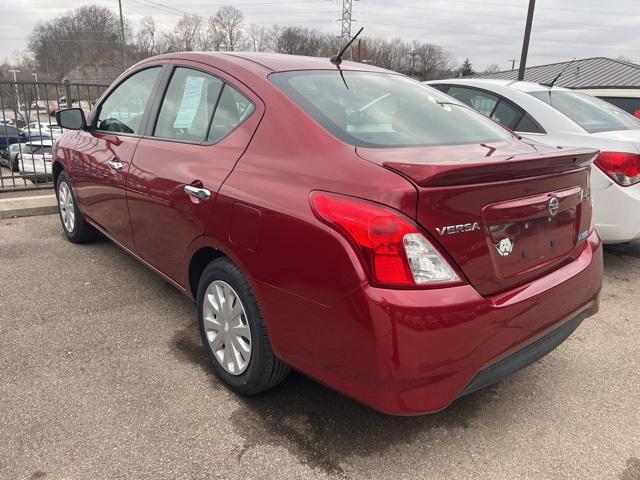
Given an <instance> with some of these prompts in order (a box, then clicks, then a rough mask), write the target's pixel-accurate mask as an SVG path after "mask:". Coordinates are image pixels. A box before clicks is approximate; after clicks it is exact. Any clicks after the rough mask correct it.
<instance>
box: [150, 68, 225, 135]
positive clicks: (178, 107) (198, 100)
mask: <svg viewBox="0 0 640 480" xmlns="http://www.w3.org/2000/svg"><path fill="white" fill-rule="evenodd" d="M222 87H223V82H222V80H220V79H219V78H216V77H214V76H213V75H209V74H207V73H204V72H200V71H198V70H193V69H190V68H182V67H178V68H176V69H175V71H174V72H173V75H172V77H171V81H170V82H169V87H168V88H167V93H166V94H165V96H164V99H163V100H162V105H161V107H160V112H159V114H158V121H157V122H156V127H155V129H154V132H153V136H155V137H161V138H168V139H173V140H184V141H190V142H204V140H205V138H206V137H207V129H208V128H209V123H210V121H211V116H212V115H213V111H214V110H215V108H216V104H217V103H218V99H219V98H220V92H221V91H222Z"/></svg>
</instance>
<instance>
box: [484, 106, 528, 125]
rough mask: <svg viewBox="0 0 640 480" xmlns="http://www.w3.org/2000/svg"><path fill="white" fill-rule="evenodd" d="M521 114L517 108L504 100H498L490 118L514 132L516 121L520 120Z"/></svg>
mask: <svg viewBox="0 0 640 480" xmlns="http://www.w3.org/2000/svg"><path fill="white" fill-rule="evenodd" d="M522 114H523V112H522V110H520V109H519V108H517V107H515V106H513V105H512V104H511V103H509V102H507V101H505V100H500V101H499V102H498V106H497V107H496V108H495V110H494V111H493V114H492V115H491V118H492V119H493V120H495V121H496V122H498V123H500V124H502V125H504V126H505V127H508V128H510V129H511V130H514V129H515V127H516V125H517V124H518V121H519V120H520V118H522Z"/></svg>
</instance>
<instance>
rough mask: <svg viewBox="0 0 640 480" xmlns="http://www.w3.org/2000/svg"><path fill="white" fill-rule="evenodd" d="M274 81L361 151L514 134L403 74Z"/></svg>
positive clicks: (300, 74) (328, 74) (287, 75)
mask: <svg viewBox="0 0 640 480" xmlns="http://www.w3.org/2000/svg"><path fill="white" fill-rule="evenodd" d="M269 78H270V79H271V81H272V82H273V83H274V84H275V85H276V86H277V87H279V88H280V89H281V90H282V91H283V92H284V93H285V94H286V95H287V96H288V97H290V98H291V99H292V100H293V101H294V102H296V104H297V105H298V106H299V107H300V108H302V109H303V110H304V111H305V112H307V113H308V114H309V115H311V116H312V117H313V118H314V119H315V120H316V121H317V122H318V123H320V124H321V125H322V126H323V127H324V128H325V129H327V130H328V131H329V132H331V133H332V134H333V135H335V136H336V137H338V138H339V139H341V140H343V141H345V142H347V143H350V144H352V145H355V146H363V147H378V148H381V147H411V146H431V145H455V144H465V143H485V142H495V141H504V140H507V139H509V138H511V135H510V134H509V133H508V132H507V131H505V130H504V129H503V128H501V127H500V126H498V125H496V124H495V123H494V122H492V121H491V120H489V119H488V118H486V117H484V116H483V115H481V114H479V113H477V112H475V111H474V110H472V109H471V108H468V107H467V106H465V105H462V104H460V103H458V102H456V101H454V100H452V99H451V97H448V96H447V95H445V94H443V93H442V92H440V91H438V90H436V89H434V88H431V87H429V86H427V85H423V84H421V83H419V82H416V81H414V80H411V79H409V78H407V77H403V76H401V75H394V74H387V73H374V72H351V71H342V75H341V74H340V71H338V70H337V69H336V70H308V71H296V72H282V73H274V74H271V75H270V76H269Z"/></svg>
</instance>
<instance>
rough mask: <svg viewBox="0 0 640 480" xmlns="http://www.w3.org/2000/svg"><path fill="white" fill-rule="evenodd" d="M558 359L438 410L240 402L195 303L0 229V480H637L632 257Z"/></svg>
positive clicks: (97, 260) (56, 233)
mask: <svg viewBox="0 0 640 480" xmlns="http://www.w3.org/2000/svg"><path fill="white" fill-rule="evenodd" d="M605 267H606V279H605V285H604V292H603V296H602V306H601V310H600V313H599V314H598V315H597V316H594V317H591V318H589V319H588V320H586V322H585V323H583V325H582V326H581V327H580V328H579V329H578V330H577V331H576V332H575V333H574V334H573V336H572V337H571V338H570V339H569V340H568V341H567V342H566V343H565V344H563V345H562V346H560V347H559V348H558V349H557V350H555V351H554V352H552V353H551V354H550V355H549V356H547V357H545V358H544V359H543V360H542V361H540V362H538V363H537V364H535V365H533V366H531V367H529V368H527V369H525V370H523V371H521V372H519V373H517V374H516V375H514V376H512V377H510V378H508V379H506V380H504V381H502V382H501V383H499V384H497V385H495V386H493V387H490V388H488V389H485V390H483V391H480V392H477V393H475V394H472V395H469V396H467V397H464V398H462V399H460V400H458V401H457V402H456V403H455V404H454V405H453V406H452V407H451V408H449V409H448V410H446V411H444V412H441V413H439V414H435V415H431V416H423V417H408V418H398V417H389V416H385V415H382V414H378V413H376V412H373V411H371V410H369V409H368V408H366V407H364V406H361V405H359V404H357V403H355V402H353V401H351V400H348V399H346V398H344V397H342V396H341V395H339V394H337V393H334V392H333V391H331V390H329V389H327V388H325V387H323V386H320V385H318V384H317V383H315V382H313V381H311V380H309V379H307V378H305V377H303V376H302V375H299V374H292V375H291V376H290V377H289V378H288V379H287V380H286V381H285V382H284V383H283V384H282V385H280V386H279V387H277V388H276V389H274V390H272V391H271V392H269V393H267V394H264V395H261V396H258V397H252V398H240V397H238V396H236V395H234V394H232V393H230V392H229V391H228V390H226V389H225V388H224V387H222V386H221V385H220V384H219V383H218V381H217V380H216V379H215V377H214V376H213V375H212V373H211V371H210V370H209V367H208V365H207V359H206V354H205V352H204V349H203V348H202V347H201V346H200V340H199V337H198V333H197V326H196V323H195V307H194V305H193V304H192V303H191V302H190V301H189V300H188V299H187V298H186V297H183V296H182V295H181V294H179V293H178V292H177V291H176V290H175V289H174V288H173V287H171V286H169V285H168V284H167V283H165V282H164V281H162V280H160V279H159V278H158V277H157V276H155V275H154V274H153V273H151V272H150V271H148V270H147V269H146V268H145V267H143V266H142V265H141V264H140V263H138V262H137V261H136V260H134V259H133V258H131V257H129V256H128V255H127V254H125V253H123V252H122V251H120V250H119V249H118V248H117V247H115V246H114V245H112V244H111V243H109V242H108V241H106V240H101V241H98V242H97V243H94V244H91V245H84V246H77V245H72V244H70V243H68V242H67V241H66V240H65V239H64V238H63V235H62V231H61V229H60V225H59V220H58V217H57V216H54V215H49V216H41V217H29V218H19V219H10V220H0V273H1V274H0V378H1V383H0V478H1V479H12V480H13V479H46V480H50V479H60V480H62V479H66V480H70V479H74V480H75V479H158V478H171V479H176V478H188V479H200V478H202V479H204V478H207V479H213V478H225V479H231V478H243V479H251V478H256V479H264V478H278V479H289V478H296V479H298V478H354V479H369V478H376V479H377V478H380V479H403V478H407V479H416V478H420V479H427V478H437V479H445V478H451V479H466V478H470V479H471V478H474V479H475V478H483V479H484V478H486V479H521V478H522V479H524V478H527V479H528V478H531V479H619V480H633V479H640V355H639V351H640V349H639V348H638V345H640V340H639V338H640V315H639V314H638V312H639V311H640V247H634V248H630V247H626V248H623V247H618V248H612V249H608V250H607V252H606V258H605Z"/></svg>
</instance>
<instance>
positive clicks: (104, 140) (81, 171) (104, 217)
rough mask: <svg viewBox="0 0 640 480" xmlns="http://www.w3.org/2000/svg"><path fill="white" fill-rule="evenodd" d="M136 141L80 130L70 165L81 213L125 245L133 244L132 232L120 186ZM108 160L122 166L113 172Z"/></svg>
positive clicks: (131, 138) (119, 136)
mask: <svg viewBox="0 0 640 480" xmlns="http://www.w3.org/2000/svg"><path fill="white" fill-rule="evenodd" d="M139 142H140V138H138V137H132V136H126V135H114V134H107V133H104V132H80V133H79V134H78V139H77V143H76V146H75V149H74V150H75V151H74V154H73V159H72V163H73V166H72V167H71V170H72V172H73V173H74V178H73V186H74V188H75V192H76V197H77V199H78V202H79V203H80V205H82V211H83V213H84V214H85V215H86V216H88V217H89V218H92V219H93V220H94V221H95V222H96V223H98V224H99V225H100V226H101V227H102V228H103V229H105V230H106V231H107V232H109V233H110V234H111V235H113V236H114V237H116V238H118V240H119V241H120V243H122V244H123V245H125V246H127V247H128V248H131V247H133V233H132V231H131V223H130V222H129V214H128V211H127V199H126V196H125V189H124V185H125V181H126V178H127V172H128V170H129V166H130V164H131V160H132V159H133V154H134V153H135V150H136V147H137V145H138V143H139ZM109 160H113V161H116V162H120V163H122V165H123V166H124V168H123V169H122V170H121V171H119V172H116V171H115V170H114V169H113V168H111V167H110V166H109V164H108V163H107V162H108V161H109Z"/></svg>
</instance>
